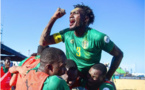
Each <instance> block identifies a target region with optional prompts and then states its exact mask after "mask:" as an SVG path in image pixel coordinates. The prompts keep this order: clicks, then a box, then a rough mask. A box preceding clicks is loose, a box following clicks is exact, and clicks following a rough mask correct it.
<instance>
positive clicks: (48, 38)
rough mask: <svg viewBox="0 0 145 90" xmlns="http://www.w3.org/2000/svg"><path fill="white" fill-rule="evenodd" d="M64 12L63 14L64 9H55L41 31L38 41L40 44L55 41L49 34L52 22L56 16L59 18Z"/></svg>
mask: <svg viewBox="0 0 145 90" xmlns="http://www.w3.org/2000/svg"><path fill="white" fill-rule="evenodd" d="M64 14H65V10H64V9H60V8H58V9H57V11H56V12H55V13H54V15H53V16H52V17H51V19H50V21H49V23H48V24H47V26H46V27H45V29H44V30H43V32H42V35H41V37H40V41H39V44H40V45H42V46H47V45H50V44H54V43H55V41H54V39H53V36H50V32H51V28H52V26H53V24H54V23H55V21H56V20H57V19H58V18H61V17H62V16H63V15H64Z"/></svg>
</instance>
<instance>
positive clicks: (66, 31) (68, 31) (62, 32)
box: [59, 28, 72, 34]
mask: <svg viewBox="0 0 145 90" xmlns="http://www.w3.org/2000/svg"><path fill="white" fill-rule="evenodd" d="M71 31H72V30H70V29H69V28H66V29H63V30H61V31H60V32H59V33H60V34H65V33H70V32H71Z"/></svg>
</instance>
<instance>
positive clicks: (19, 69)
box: [9, 65, 30, 75]
mask: <svg viewBox="0 0 145 90" xmlns="http://www.w3.org/2000/svg"><path fill="white" fill-rule="evenodd" d="M29 67H30V66H29V65H27V66H13V67H11V68H10V69H9V72H10V73H15V74H16V73H20V74H21V75H26V73H27V71H28V70H29V69H30V68H29Z"/></svg>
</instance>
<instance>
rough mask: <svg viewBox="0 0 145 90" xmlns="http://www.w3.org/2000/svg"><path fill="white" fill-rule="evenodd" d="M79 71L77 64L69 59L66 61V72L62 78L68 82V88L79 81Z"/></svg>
mask: <svg viewBox="0 0 145 90" xmlns="http://www.w3.org/2000/svg"><path fill="white" fill-rule="evenodd" d="M77 75H78V69H77V65H76V63H75V62H74V61H73V60H71V59H67V61H66V72H65V74H63V75H62V76H61V77H62V78H63V79H64V80H65V81H66V82H67V84H68V86H72V85H73V84H74V82H75V81H76V79H77Z"/></svg>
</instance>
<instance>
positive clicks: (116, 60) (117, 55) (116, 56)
mask: <svg viewBox="0 0 145 90" xmlns="http://www.w3.org/2000/svg"><path fill="white" fill-rule="evenodd" d="M110 54H111V55H112V56H113V58H112V61H111V66H110V69H109V71H108V73H107V75H106V78H107V79H109V80H110V78H111V77H112V75H113V74H114V73H115V71H116V69H117V68H118V66H119V65H120V62H121V60H122V58H123V52H122V51H121V50H120V49H119V48H118V47H117V46H116V45H114V47H113V49H112V51H111V52H110Z"/></svg>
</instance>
